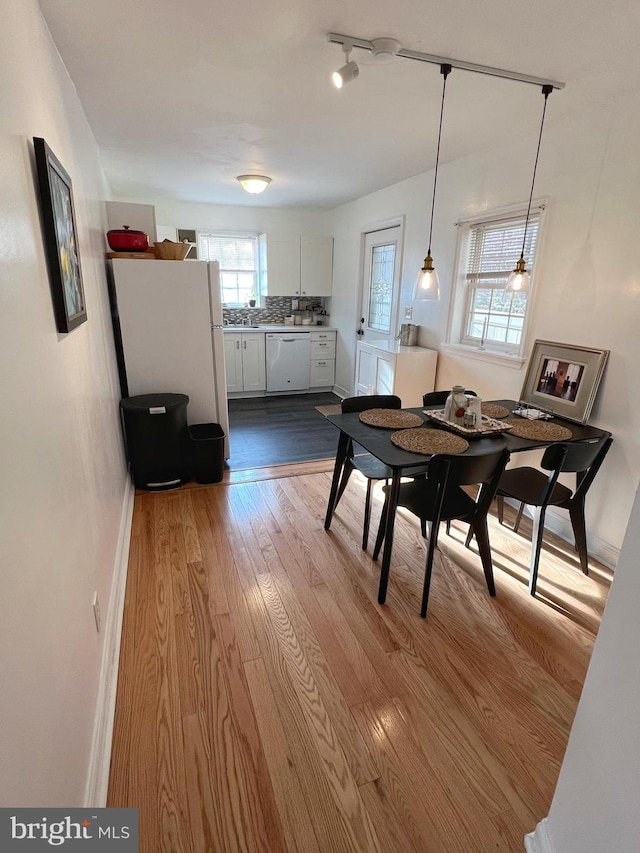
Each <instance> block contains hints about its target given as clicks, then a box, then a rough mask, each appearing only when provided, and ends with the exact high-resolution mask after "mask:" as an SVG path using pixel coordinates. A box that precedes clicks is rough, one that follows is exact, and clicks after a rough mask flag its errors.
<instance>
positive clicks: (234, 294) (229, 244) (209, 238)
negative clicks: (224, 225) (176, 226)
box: [198, 231, 258, 306]
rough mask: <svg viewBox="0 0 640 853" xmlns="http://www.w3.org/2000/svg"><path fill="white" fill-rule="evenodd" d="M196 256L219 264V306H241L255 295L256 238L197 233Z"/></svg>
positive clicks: (256, 281)
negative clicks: (220, 299)
mask: <svg viewBox="0 0 640 853" xmlns="http://www.w3.org/2000/svg"><path fill="white" fill-rule="evenodd" d="M198 257H199V258H200V259H201V260H203V261H218V262H219V263H220V287H221V295H222V303H223V305H230V306H234V305H245V304H246V303H247V302H248V301H249V299H255V298H256V297H257V296H258V237H257V235H255V234H232V233H228V232H227V233H213V232H208V231H199V232H198Z"/></svg>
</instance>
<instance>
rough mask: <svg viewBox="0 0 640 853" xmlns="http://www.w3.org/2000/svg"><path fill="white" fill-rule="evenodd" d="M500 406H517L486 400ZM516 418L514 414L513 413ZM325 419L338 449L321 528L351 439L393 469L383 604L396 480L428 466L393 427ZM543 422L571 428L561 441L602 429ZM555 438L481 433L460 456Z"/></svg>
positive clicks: (352, 416) (353, 415)
mask: <svg viewBox="0 0 640 853" xmlns="http://www.w3.org/2000/svg"><path fill="white" fill-rule="evenodd" d="M486 402H491V403H493V404H497V405H500V406H504V407H505V408H506V409H508V410H509V415H505V418H506V417H512V413H514V410H515V409H516V408H517V407H518V403H517V402H516V401H515V400H491V401H486ZM431 408H432V409H441V408H442V407H441V406H432V407H431ZM402 411H405V412H412V413H414V414H417V415H419V416H420V417H422V418H423V419H424V424H423V427H424V428H425V429H446V428H445V427H443V426H441V425H440V424H438V423H436V422H435V421H432V420H429V419H428V418H427V416H426V415H425V414H424V413H425V412H426V411H428V408H426V407H424V406H419V407H417V408H411V409H403V410H402ZM516 417H517V415H516ZM326 418H327V420H328V421H329V422H330V423H332V424H333V425H334V426H335V427H337V428H338V429H339V430H340V438H339V440H338V450H337V453H336V461H335V466H334V469H333V478H332V481H331V491H330V493H329V500H328V503H327V513H326V516H325V522H324V529H325V530H329V528H330V527H331V519H332V517H333V512H334V509H335V505H336V498H337V495H338V487H339V485H340V478H341V475H342V471H343V468H344V465H345V462H346V461H347V453H348V449H349V441H350V440H351V441H352V442H355V443H357V444H359V445H360V446H361V447H363V448H364V449H365V450H367V451H368V452H369V453H371V454H372V455H373V456H375V457H376V458H377V459H379V460H380V461H381V462H383V463H384V464H385V465H386V466H387V467H388V468H389V469H391V471H392V472H393V474H392V477H391V483H390V486H389V491H388V500H389V512H388V513H387V517H386V526H385V534H384V549H383V552H382V565H381V569H380V585H379V588H378V603H379V604H384V602H385V599H386V597H387V584H388V581H389V568H390V565H391V552H392V549H393V530H394V525H395V516H396V509H397V506H398V495H399V491H400V481H401V479H402V477H403V476H404V477H410V476H412V474H416V473H419V472H421V471H424V470H425V468H426V467H427V465H428V461H429V456H425V455H424V454H421V453H412V452H410V451H408V450H402V448H400V447H397V446H396V445H395V444H393V443H392V442H391V438H390V436H391V434H392V433H393V432H396V430H395V429H385V428H380V427H374V426H369V425H368V424H365V423H363V422H362V421H361V420H360V413H359V412H348V413H345V414H339V415H327V416H326ZM546 423H556V424H559V425H561V426H564V427H567V428H568V429H569V430H570V431H571V438H568V439H562V440H563V441H585V440H588V439H590V438H593V439H597V438H601V437H602V435H603V434H604V431H603V430H601V429H598V428H597V427H592V426H590V425H588V424H578V423H574V422H573V421H567V420H564V419H562V418H555V417H554V418H551V419H549V420H547V421H546ZM555 443H556V442H555V441H549V440H544V439H528V438H519V437H518V436H516V435H510V434H509V432H508V431H505V432H501V433H496V434H493V435H490V436H482V437H478V438H470V439H469V448H468V449H467V450H465V451H464V455H467V456H470V455H475V454H484V453H490V452H493V451H495V450H501V449H503V448H505V447H506V449H507V450H508V451H509V453H518V452H521V451H525V450H536V449H539V448H545V447H548V446H549V445H550V444H555Z"/></svg>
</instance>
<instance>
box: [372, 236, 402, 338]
mask: <svg viewBox="0 0 640 853" xmlns="http://www.w3.org/2000/svg"><path fill="white" fill-rule="evenodd" d="M395 255H396V244H395V243H390V244H388V245H386V246H374V247H373V248H372V250H371V276H370V278H369V317H368V324H367V325H368V327H369V328H370V329H373V330H374V331H376V332H385V333H386V332H389V331H390V329H391V300H392V296H393V269H394V261H395Z"/></svg>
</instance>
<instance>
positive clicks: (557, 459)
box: [467, 434, 613, 595]
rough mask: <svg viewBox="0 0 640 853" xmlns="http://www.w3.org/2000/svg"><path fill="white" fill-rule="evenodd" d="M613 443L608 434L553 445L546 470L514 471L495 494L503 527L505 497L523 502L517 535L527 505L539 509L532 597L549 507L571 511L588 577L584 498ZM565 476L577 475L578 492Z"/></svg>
mask: <svg viewBox="0 0 640 853" xmlns="http://www.w3.org/2000/svg"><path fill="white" fill-rule="evenodd" d="M612 441H613V439H612V438H611V436H610V435H608V434H607V435H604V436H603V437H602V438H599V439H590V440H585V441H574V442H560V443H558V444H552V445H551V446H550V447H548V448H547V449H546V450H545V452H544V455H543V457H542V462H541V463H540V464H541V467H542V468H543V469H544V471H540V470H539V469H537V468H529V467H523V468H511V469H509V470H508V471H505V472H504V474H503V475H502V477H501V479H500V483H499V484H498V490H497V492H496V497H497V503H498V521H499V522H500V524H502V523H503V520H504V499H505V498H512V499H514V500H516V501H519V502H520V507H519V509H518V514H517V516H516V521H515V524H514V527H513V529H514V530H515V531H516V532H517V530H518V528H519V526H520V520H521V518H522V511H523V509H524V507H525V505H528V506H534V507H535V508H536V510H535V513H534V515H533V532H532V537H531V563H530V570H529V591H530V592H531V595H535V592H536V583H537V580H538V566H539V563H540V549H541V547H542V537H543V533H544V518H545V513H546V510H547V507H548V506H557V507H560V508H561V509H567V510H569V517H570V519H571V526H572V528H573V535H574V538H575V543H576V551H577V553H578V556H579V558H580V565H581V567H582V571H583V572H584V573H585V575H588V574H589V555H588V552H587V533H586V526H585V518H584V505H585V498H586V496H587V491H588V490H589V487H590V486H591V484H592V483H593V481H594V479H595V476H596V474H597V473H598V470H599V469H600V466H601V465H602V463H603V461H604V458H605V456H606V455H607V453H608V452H609V448H610V447H611V443H612ZM544 472H548V473H544ZM564 473H575V475H576V488H575V490H572V489H570V488H568V487H567V486H565V485H563V484H562V483H559V482H558V477H559V476H560V474H564ZM469 538H470V537H468V539H467V541H469Z"/></svg>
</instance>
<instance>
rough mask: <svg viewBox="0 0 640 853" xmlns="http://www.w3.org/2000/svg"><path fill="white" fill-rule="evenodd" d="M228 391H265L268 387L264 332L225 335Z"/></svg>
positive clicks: (231, 392)
mask: <svg viewBox="0 0 640 853" xmlns="http://www.w3.org/2000/svg"><path fill="white" fill-rule="evenodd" d="M224 357H225V372H226V377H227V393H229V394H233V393H236V392H238V391H264V390H265V389H266V387H267V375H266V370H265V340H264V333H263V332H240V333H238V334H237V335H231V334H229V333H226V334H225V336H224Z"/></svg>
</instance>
